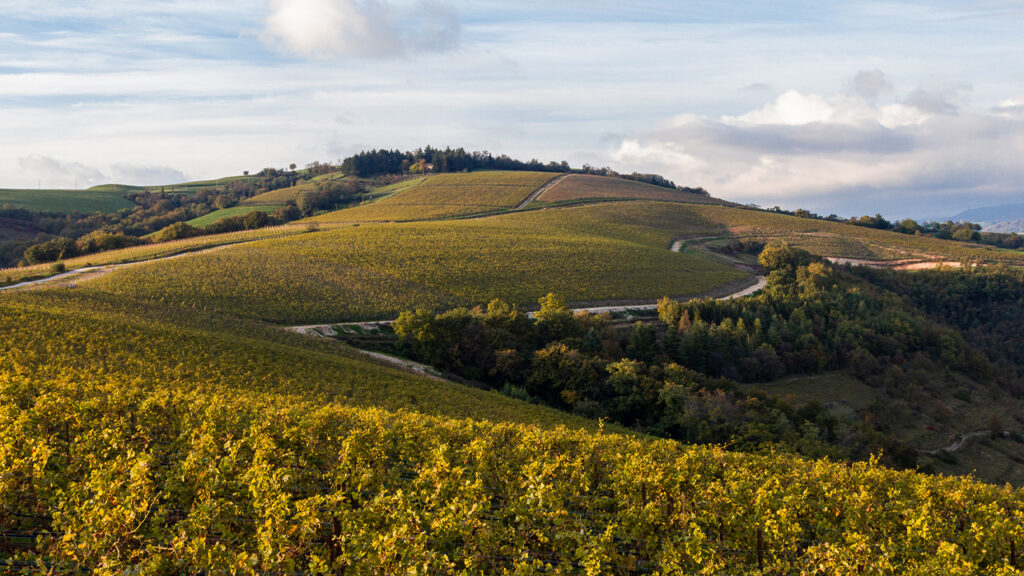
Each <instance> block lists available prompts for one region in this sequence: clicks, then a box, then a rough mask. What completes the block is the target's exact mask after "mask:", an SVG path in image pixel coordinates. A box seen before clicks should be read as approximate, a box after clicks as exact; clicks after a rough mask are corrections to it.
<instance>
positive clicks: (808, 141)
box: [612, 78, 1024, 215]
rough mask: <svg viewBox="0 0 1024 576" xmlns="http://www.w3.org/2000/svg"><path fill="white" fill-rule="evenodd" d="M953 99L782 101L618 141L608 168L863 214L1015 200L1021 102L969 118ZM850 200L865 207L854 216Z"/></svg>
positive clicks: (750, 198) (951, 92)
mask: <svg viewBox="0 0 1024 576" xmlns="http://www.w3.org/2000/svg"><path fill="white" fill-rule="evenodd" d="M876 80H877V78H876ZM878 84H879V83H878V82H875V85H876V86H877V85H878ZM961 91H962V88H954V89H946V90H942V89H935V88H930V89H925V88H917V89H915V90H912V91H911V92H910V94H909V95H908V96H907V97H906V98H904V99H903V100H902V101H900V100H896V101H892V102H887V103H876V102H872V101H870V100H869V99H867V98H866V97H865V96H872V95H874V94H875V91H874V90H867V92H868V94H865V95H861V94H858V95H857V97H850V96H847V95H842V94H839V95H832V96H826V95H821V94H803V93H800V92H798V91H795V90H789V91H786V92H784V93H783V94H781V95H780V96H779V97H777V98H776V99H775V100H773V101H772V102H769V103H768V104H766V105H764V106H762V107H761V108H759V109H757V110H753V111H751V112H749V113H747V114H742V115H738V116H732V117H731V116H724V117H722V118H719V119H713V118H707V117H698V116H692V115H690V116H679V117H676V118H674V119H673V120H672V121H671V122H669V123H668V124H666V125H665V126H664V127H663V128H660V129H657V130H653V131H651V132H649V133H647V134H645V135H643V136H641V137H631V138H627V139H624V140H623V141H622V142H621V143H620V145H619V147H618V149H617V150H615V151H614V152H613V153H612V159H613V161H614V163H615V164H616V165H619V166H622V167H623V168H622V169H633V168H634V167H635V168H637V169H645V170H650V171H655V172H662V173H664V174H665V175H666V176H668V177H670V178H672V179H673V180H675V181H676V182H679V183H682V184H686V185H695V186H696V185H699V186H703V187H705V188H707V189H708V190H710V191H711V192H712V194H715V195H717V196H720V197H723V198H727V199H730V200H736V201H741V202H754V203H758V204H762V205H768V206H770V205H774V204H780V205H788V206H790V207H796V206H804V207H807V208H811V209H818V210H822V211H826V210H828V211H831V210H833V209H836V208H843V207H845V208H846V209H853V210H860V211H861V212H863V211H867V210H871V208H869V206H870V205H871V204H872V203H875V204H876V205H877V203H878V202H879V201H880V200H881V201H882V202H886V203H887V206H888V207H887V208H883V207H879V209H890V210H892V209H896V210H907V211H910V210H917V212H915V214H925V215H928V214H933V215H934V214H935V213H938V214H942V213H944V212H943V210H945V208H944V207H943V206H940V205H939V204H941V203H943V202H945V203H950V202H953V201H954V200H952V199H951V198H953V197H957V198H958V200H957V201H959V202H960V203H961V205H971V203H972V201H973V202H982V201H984V202H992V201H999V200H1006V199H1012V198H1019V194H1020V192H1021V189H1022V184H1021V183H1022V182H1024V165H1022V164H1021V163H1020V162H1019V158H1021V157H1022V156H1024V138H1022V137H1021V136H1020V135H1021V134H1024V114H1019V113H1018V112H1019V110H1020V109H1021V106H1020V99H1007V100H1004V101H1003V102H1002V103H1001V105H1000V106H999V107H997V108H996V109H994V110H992V111H973V110H968V109H965V108H963V107H962V106H961V104H960V101H959V96H958V95H959V93H960V92H961ZM860 195H864V196H863V198H859V196H860ZM943 195H947V196H949V197H950V198H943ZM857 200H861V202H860V205H862V206H864V207H862V208H850V207H851V206H855V205H857ZM929 203H934V206H930V205H929ZM954 212H955V211H954ZM954 212H948V213H949V214H952V213H954ZM903 213H904V214H906V213H907V212H903Z"/></svg>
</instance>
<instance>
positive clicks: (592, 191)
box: [536, 174, 728, 205]
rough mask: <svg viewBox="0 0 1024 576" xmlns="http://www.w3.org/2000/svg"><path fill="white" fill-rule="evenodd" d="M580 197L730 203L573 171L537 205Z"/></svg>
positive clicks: (543, 196) (546, 191) (586, 198)
mask: <svg viewBox="0 0 1024 576" xmlns="http://www.w3.org/2000/svg"><path fill="white" fill-rule="evenodd" d="M578 200H664V201H666V202H693V203H697V204H716V205H718V204H728V202H725V201H724V200H718V199H716V198H710V197H708V196H702V195H700V194H694V193H692V192H682V191H679V190H672V189H670V188H664V187H661V186H654V185H652V184H645V183H643V182H634V181H631V180H623V179H621V178H609V177H606V176H593V175H587V174H572V175H570V176H568V177H566V178H565V179H564V180H562V181H561V182H559V183H558V184H556V185H554V186H552V187H551V188H549V189H547V190H545V191H544V193H543V194H541V195H540V196H538V197H537V200H536V203H537V205H544V204H560V203H567V202H572V201H578Z"/></svg>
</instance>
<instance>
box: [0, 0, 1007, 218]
mask: <svg viewBox="0 0 1024 576" xmlns="http://www.w3.org/2000/svg"><path fill="white" fill-rule="evenodd" d="M0 16H2V18H0V126H2V127H3V128H2V129H0V130H2V133H3V135H4V137H3V138H0V187H34V186H36V185H37V184H38V185H45V186H71V185H73V183H78V184H80V185H82V186H86V185H93V184H100V183H105V182H109V181H112V180H115V181H121V182H124V183H130V184H158V183H169V182H170V181H172V180H184V179H188V178H208V177H217V176H222V175H226V174H232V173H239V172H241V171H242V170H245V169H249V170H258V169H259V168H262V167H264V166H283V165H286V164H289V163H291V162H298V163H300V164H301V163H304V162H307V161H312V160H321V161H324V160H337V159H339V158H341V157H343V156H346V155H349V154H351V153H354V152H357V151H359V150H361V149H365V148H374V147H388V148H414V147H417V146H422V145H426V144H432V145H441V146H445V145H453V146H464V147H466V148H470V149H480V150H484V149H486V150H490V151H492V152H496V153H507V154H510V155H514V156H520V157H527V158H529V157H537V158H539V159H541V160H545V161H547V160H559V161H560V160H568V161H569V162H571V163H573V164H576V165H579V164H582V163H590V164H594V165H610V166H612V167H613V168H615V169H618V170H620V171H634V170H636V171H656V172H660V173H662V174H664V175H666V176H668V177H670V178H672V179H673V180H675V181H676V182H678V183H680V184H686V185H693V186H703V187H705V188H707V189H708V190H709V191H711V192H712V193H713V194H715V195H717V196H721V197H725V198H728V199H731V200H736V201H741V202H751V203H756V204H760V205H763V206H772V205H780V206H783V207H786V208H796V207H804V208H808V209H811V210H814V211H817V212H820V213H823V214H827V213H829V212H836V213H839V214H841V215H854V214H863V213H867V212H872V213H873V212H876V211H880V212H882V213H883V214H886V215H887V216H913V217H920V218H933V217H941V216H948V215H951V214H955V213H956V212H959V211H960V210H963V209H965V208H969V207H974V206H984V205H992V204H999V203H1011V202H1020V201H1021V199H1022V197H1024V194H1022V192H1024V186H1022V183H1024V164H1021V163H1020V162H1019V158H1021V157H1022V155H1024V72H1021V70H1024V66H1022V64H1024V51H1021V50H1020V49H1019V48H1020V40H1019V32H1018V31H1019V29H1020V28H1021V25H1022V24H1024V7H1022V5H1021V4H1020V2H1015V1H1009V0H1007V1H999V0H996V1H993V2H988V3H985V4H978V5H971V6H965V5H963V4H962V3H957V2H952V1H951V0H918V1H915V2H907V3H900V4H892V3H882V2H874V1H867V0H848V1H843V2H834V3H827V4H822V3H815V2H810V1H809V0H784V1H783V2H780V3H773V4H772V5H770V6H769V5H764V4H762V3H753V2H741V3H730V4H728V5H724V6H723V5H722V3H720V2H711V1H710V0H694V1H693V2H686V3H676V2H670V1H668V0H648V1H645V2H638V3H621V2H611V1H610V0H591V1H587V2H584V1H582V0H566V1H565V2H561V3H557V4H551V3H541V2H536V1H534V0H524V1H523V2H519V3H514V4H512V3H507V2H498V1H497V0H474V1H472V2H470V1H468V0H447V1H443V0H203V1H200V0H159V1H157V2H146V3H137V2H127V1H125V0H105V1H103V2H100V1H99V0H86V1H84V2H76V3H66V2H60V1H57V0H33V1H28V0H0Z"/></svg>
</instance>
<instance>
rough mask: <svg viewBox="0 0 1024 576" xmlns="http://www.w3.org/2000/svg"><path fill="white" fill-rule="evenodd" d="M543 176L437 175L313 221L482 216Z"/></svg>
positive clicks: (513, 200)
mask: <svg viewBox="0 0 1024 576" xmlns="http://www.w3.org/2000/svg"><path fill="white" fill-rule="evenodd" d="M553 177H554V175H552V174H550V173H546V172H471V173H468V174H438V175H434V176H430V177H429V178H426V179H425V180H422V181H420V182H419V183H416V184H412V185H407V186H401V185H399V186H395V188H394V189H393V190H394V191H395V193H394V194H392V195H389V196H387V197H385V198H383V199H381V200H378V201H377V202H374V203H372V204H367V205H364V206H358V207H356V208H350V209H348V210H341V211H338V212H334V213H331V214H327V215H324V216H320V217H317V218H316V220H318V221H322V222H331V221H363V222H365V221H408V220H428V219H433V218H449V217H453V216H464V215H469V214H486V213H491V212H498V211H502V210H508V209H511V208H513V207H515V206H516V205H517V204H519V203H520V202H522V201H523V200H525V199H526V197H527V196H529V195H530V193H531V192H533V191H534V190H536V189H537V188H539V187H541V186H543V185H544V183H545V182H547V181H548V180H551V179H552V178H553Z"/></svg>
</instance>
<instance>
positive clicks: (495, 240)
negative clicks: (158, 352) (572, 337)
mask: <svg viewBox="0 0 1024 576" xmlns="http://www.w3.org/2000/svg"><path fill="white" fill-rule="evenodd" d="M707 229H708V227H707V226H706V225H702V224H701V223H700V221H699V220H698V219H695V218H693V217H691V216H689V215H687V214H686V213H685V212H683V211H682V209H681V208H676V209H674V210H666V209H664V207H663V206H657V205H646V206H645V205H641V204H639V203H637V204H631V205H629V206H628V207H610V206H587V207H580V208H574V209H564V210H556V211H543V212H527V213H517V214H509V215H505V216H500V217H493V218H485V219H476V220H466V221H456V222H426V223H409V224H393V225H375V226H368V225H362V226H358V227H349V228H343V229H339V230H330V231H324V232H319V233H315V234H303V235H301V236H296V237H294V238H284V239H279V240H272V241H266V242H259V243H252V244H246V245H244V246H238V247H235V248H227V249H224V250H218V251H216V252H209V253H204V254H197V255H194V256H186V257H183V258H180V259H176V260H173V261H166V262H160V263H155V264H151V265H140V266H136V267H132V268H128V269H124V270H120V271H117V272H115V273H111V274H108V275H106V276H103V277H101V278H99V279H96V280H94V281H91V282H89V283H88V285H89V286H90V287H93V288H97V289H101V290H105V291H108V292H111V293H114V294H118V295H121V296H126V297H130V298H133V299H147V300H151V299H155V300H157V301H163V302H168V303H175V304H181V303H184V304H185V305H186V306H192V305H195V306H208V307H211V308H215V309H218V310H221V311H226V312H231V313H235V314H239V315H243V316H249V317H253V318H258V319H262V320H267V321H271V322H277V323H293V324H299V323H321V322H334V321H341V320H356V319H377V318H393V317H395V316H397V315H398V313H399V312H401V311H402V310H405V309H407V308H416V307H423V308H431V309H437V308H448V307H453V306H472V305H476V304H485V303H487V302H488V301H490V300H491V299H492V298H502V299H505V300H507V301H509V302H512V303H516V304H520V305H530V304H534V303H536V301H537V299H538V298H539V297H540V296H542V295H544V294H546V293H548V292H550V291H556V292H559V293H560V294H564V295H565V296H566V297H567V298H569V299H570V300H573V301H599V300H607V301H635V300H643V299H647V300H654V299H657V298H659V297H661V296H663V295H665V294H672V295H679V296H685V295H694V294H702V293H706V292H709V291H713V290H715V289H716V288H719V287H722V286H724V285H726V284H729V283H730V282H734V281H737V280H742V279H743V278H744V276H746V275H744V274H742V273H740V272H738V271H736V270H733V269H731V268H729V267H728V266H725V265H723V264H719V263H717V262H715V261H713V260H711V259H708V258H705V257H703V256H699V255H692V254H677V253H673V252H670V251H669V250H668V249H667V248H668V246H669V244H670V242H671V239H672V238H673V237H674V236H676V235H678V234H680V233H685V232H693V231H700V230H707ZM439 271H443V274H439V273H438V272H439Z"/></svg>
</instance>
